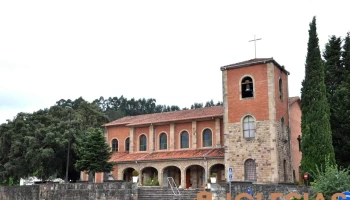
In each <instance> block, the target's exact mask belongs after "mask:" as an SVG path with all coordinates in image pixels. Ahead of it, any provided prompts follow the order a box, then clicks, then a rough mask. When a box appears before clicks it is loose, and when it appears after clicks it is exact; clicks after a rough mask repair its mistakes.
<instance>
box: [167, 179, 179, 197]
mask: <svg viewBox="0 0 350 200" xmlns="http://www.w3.org/2000/svg"><path fill="white" fill-rule="evenodd" d="M167 180H168V183H169V185H170V187H171V191H173V194H174V195H175V196H180V195H181V194H180V191H179V188H177V185H176V183H175V181H174V179H173V177H167ZM174 188H175V190H174Z"/></svg>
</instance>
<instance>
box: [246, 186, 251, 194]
mask: <svg viewBox="0 0 350 200" xmlns="http://www.w3.org/2000/svg"><path fill="white" fill-rule="evenodd" d="M247 194H249V195H252V190H251V189H250V187H247Z"/></svg>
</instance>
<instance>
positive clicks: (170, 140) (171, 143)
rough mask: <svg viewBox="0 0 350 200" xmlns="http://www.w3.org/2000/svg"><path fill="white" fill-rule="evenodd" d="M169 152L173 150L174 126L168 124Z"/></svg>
mask: <svg viewBox="0 0 350 200" xmlns="http://www.w3.org/2000/svg"><path fill="white" fill-rule="evenodd" d="M169 142H170V150H174V149H175V124H170V138H169Z"/></svg>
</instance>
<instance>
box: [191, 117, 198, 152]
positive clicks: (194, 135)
mask: <svg viewBox="0 0 350 200" xmlns="http://www.w3.org/2000/svg"><path fill="white" fill-rule="evenodd" d="M191 139H192V149H197V122H196V121H192V135H191Z"/></svg>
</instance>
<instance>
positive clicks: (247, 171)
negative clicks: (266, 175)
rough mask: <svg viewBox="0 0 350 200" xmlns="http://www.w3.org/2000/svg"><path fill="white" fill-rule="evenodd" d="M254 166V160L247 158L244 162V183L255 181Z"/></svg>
mask: <svg viewBox="0 0 350 200" xmlns="http://www.w3.org/2000/svg"><path fill="white" fill-rule="evenodd" d="M250 162H251V163H252V164H251V163H250ZM249 165H251V166H249ZM256 166H257V164H256V162H255V160H254V159H251V158H248V159H247V160H245V161H244V180H245V181H253V182H254V181H256V179H257V174H256ZM248 167H251V168H248ZM251 177H253V178H251Z"/></svg>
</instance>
